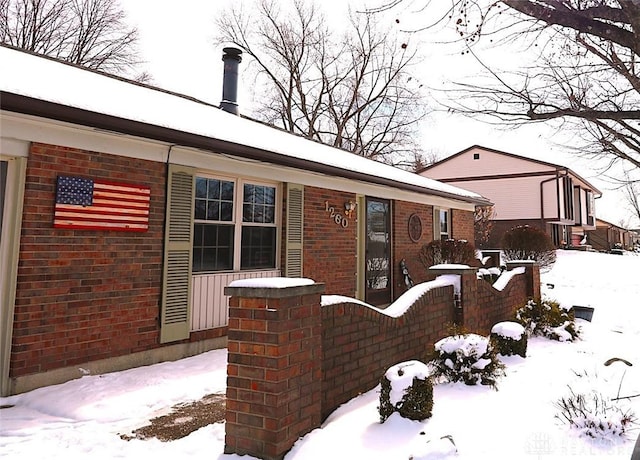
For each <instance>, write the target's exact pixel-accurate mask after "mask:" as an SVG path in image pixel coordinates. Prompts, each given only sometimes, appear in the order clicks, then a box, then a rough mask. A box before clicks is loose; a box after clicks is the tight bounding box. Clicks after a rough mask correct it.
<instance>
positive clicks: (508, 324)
mask: <svg viewBox="0 0 640 460" xmlns="http://www.w3.org/2000/svg"><path fill="white" fill-rule="evenodd" d="M489 339H490V340H491V343H492V344H493V345H494V347H495V349H496V351H497V352H498V353H499V354H501V355H503V356H512V355H520V356H522V357H523V358H526V356H527V334H526V332H525V330H524V326H522V325H521V324H520V323H516V322H513V321H503V322H501V323H497V324H495V325H494V326H493V327H492V328H491V335H490V336H489Z"/></svg>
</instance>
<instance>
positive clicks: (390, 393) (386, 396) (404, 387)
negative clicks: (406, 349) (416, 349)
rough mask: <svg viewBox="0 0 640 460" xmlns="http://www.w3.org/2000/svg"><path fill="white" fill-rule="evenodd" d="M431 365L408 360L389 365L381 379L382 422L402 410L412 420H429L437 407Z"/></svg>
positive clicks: (400, 412) (380, 408) (380, 410)
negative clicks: (434, 407)
mask: <svg viewBox="0 0 640 460" xmlns="http://www.w3.org/2000/svg"><path fill="white" fill-rule="evenodd" d="M429 372H430V371H429V368H428V366H427V365H426V364H424V363H421V362H420V361H407V362H404V363H400V364H396V365H395V366H393V367H391V368H389V369H388V370H387V372H385V374H384V375H383V376H382V378H381V379H380V387H381V390H380V406H378V412H379V414H380V422H381V423H383V422H384V421H385V420H387V419H388V418H389V417H390V416H391V414H393V413H394V412H398V413H399V414H400V416H401V417H403V418H407V419H409V420H425V419H427V418H429V417H431V411H432V409H433V382H432V380H431V377H430V376H429Z"/></svg>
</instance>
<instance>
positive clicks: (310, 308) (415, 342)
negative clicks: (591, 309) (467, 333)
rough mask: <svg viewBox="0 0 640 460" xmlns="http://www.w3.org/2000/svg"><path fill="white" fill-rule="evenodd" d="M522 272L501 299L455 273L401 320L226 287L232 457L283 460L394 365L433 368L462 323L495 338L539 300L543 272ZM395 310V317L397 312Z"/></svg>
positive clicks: (293, 293) (287, 293) (307, 294)
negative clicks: (424, 363) (502, 324)
mask: <svg viewBox="0 0 640 460" xmlns="http://www.w3.org/2000/svg"><path fill="white" fill-rule="evenodd" d="M516 266H524V267H525V273H524V274H518V275H515V276H514V277H513V278H512V279H511V281H510V282H509V283H508V285H507V286H506V287H505V288H504V289H503V290H502V291H498V290H496V289H494V288H492V287H491V286H490V285H489V283H487V282H486V281H484V280H479V279H477V276H476V270H475V269H469V268H456V269H452V268H448V269H446V270H438V271H437V273H436V274H437V275H439V274H456V275H459V276H460V289H459V291H457V290H456V289H454V287H453V286H442V285H441V284H438V283H437V282H436V283H435V284H434V286H436V287H433V288H432V289H430V290H428V291H427V292H426V293H424V294H422V295H421V296H420V297H418V298H417V299H416V300H415V301H414V302H413V303H412V304H411V306H410V307H409V308H408V309H407V310H406V311H405V312H404V313H403V314H401V315H399V316H397V317H394V316H391V315H389V314H385V313H382V312H378V311H376V310H373V309H371V308H368V307H366V306H364V305H362V304H358V303H356V302H347V303H338V304H333V305H327V306H324V307H322V308H321V307H320V301H321V294H322V292H323V291H324V285H322V284H313V285H310V286H292V287H288V288H252V287H227V288H226V289H225V294H227V295H230V296H231V299H230V309H229V344H228V352H229V355H228V362H229V364H228V376H227V423H226V438H225V453H237V454H240V455H246V454H248V455H253V456H256V457H259V458H262V459H265V460H281V459H282V458H283V457H284V455H285V454H286V453H287V452H288V451H289V449H291V447H292V446H293V444H294V443H295V441H296V440H297V439H298V438H299V437H301V436H303V435H305V434H306V433H308V432H310V431H311V430H313V429H314V428H317V427H319V426H320V424H321V422H322V420H324V418H326V417H327V416H328V415H329V414H331V412H333V411H334V410H335V409H337V408H338V407H339V406H340V405H341V404H343V403H345V402H347V401H349V400H350V399H352V398H353V397H355V396H357V395H358V394H360V393H363V392H366V391H369V390H371V389H372V388H374V387H375V386H376V385H377V384H378V383H379V379H380V377H381V376H382V375H383V373H384V372H385V371H386V370H387V369H388V368H389V367H391V366H392V365H394V364H397V363H398V362H402V361H406V360H409V359H417V360H425V359H426V358H427V356H428V354H429V353H430V352H431V349H432V347H433V343H434V342H435V341H437V340H439V339H440V338H442V337H445V336H446V335H447V334H448V327H449V326H450V325H452V324H453V323H454V321H455V322H456V323H458V324H459V325H460V326H463V327H465V328H467V329H469V330H471V331H473V332H479V333H482V334H486V333H488V331H489V330H490V328H491V326H492V325H493V324H495V323H497V322H499V321H504V320H509V319H513V317H514V313H515V309H516V308H517V307H518V306H520V305H522V304H524V302H525V301H526V299H527V298H528V297H539V296H540V277H539V268H538V266H537V265H535V264H532V263H526V262H524V263H513V264H510V266H509V269H512V268H515V267H516ZM390 308H393V306H391V307H390Z"/></svg>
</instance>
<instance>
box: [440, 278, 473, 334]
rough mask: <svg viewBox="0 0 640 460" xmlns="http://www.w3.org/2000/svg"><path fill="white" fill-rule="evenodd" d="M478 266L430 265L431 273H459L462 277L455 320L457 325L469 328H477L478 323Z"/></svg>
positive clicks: (457, 296) (457, 293)
mask: <svg viewBox="0 0 640 460" xmlns="http://www.w3.org/2000/svg"><path fill="white" fill-rule="evenodd" d="M477 272H478V269H477V268H473V267H469V266H467V265H460V266H457V267H455V266H453V265H447V266H442V267H438V266H435V267H430V268H429V274H431V275H435V276H436V277H438V276H440V275H457V276H459V277H460V289H459V290H456V292H455V296H456V298H455V311H454V315H453V317H454V321H455V323H456V325H457V326H464V327H466V328H467V329H470V330H475V328H476V326H477V324H478V320H479V318H478V314H479V311H478V284H477V279H478V277H477Z"/></svg>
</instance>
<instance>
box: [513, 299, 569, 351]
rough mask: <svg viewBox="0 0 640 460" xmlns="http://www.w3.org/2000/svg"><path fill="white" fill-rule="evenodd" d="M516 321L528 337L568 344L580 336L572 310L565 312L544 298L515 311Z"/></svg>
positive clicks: (552, 301)
mask: <svg viewBox="0 0 640 460" xmlns="http://www.w3.org/2000/svg"><path fill="white" fill-rule="evenodd" d="M516 321H518V322H519V323H520V324H522V326H523V327H524V328H525V330H526V331H527V334H529V335H534V336H542V337H547V338H549V339H553V340H559V341H561V342H565V341H569V342H570V341H573V340H575V339H577V338H578V337H579V336H580V330H579V329H578V327H577V326H576V324H575V317H574V313H573V310H568V311H567V310H565V309H564V308H561V307H560V304H559V303H558V302H556V301H554V300H550V299H546V298H545V299H540V300H534V299H530V300H529V301H527V303H526V304H525V305H524V306H522V307H520V308H519V309H518V310H517V311H516Z"/></svg>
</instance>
